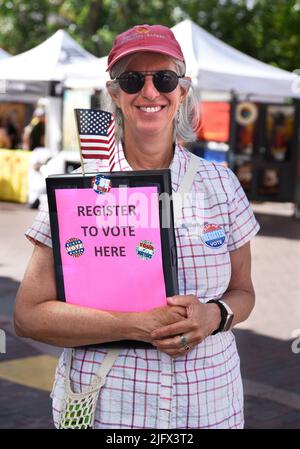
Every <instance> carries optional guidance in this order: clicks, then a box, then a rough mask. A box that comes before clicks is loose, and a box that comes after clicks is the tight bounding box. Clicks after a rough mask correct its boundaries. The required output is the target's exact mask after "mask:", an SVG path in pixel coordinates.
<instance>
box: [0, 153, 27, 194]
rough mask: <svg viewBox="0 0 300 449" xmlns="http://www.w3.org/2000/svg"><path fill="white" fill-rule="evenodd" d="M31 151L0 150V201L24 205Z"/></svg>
mask: <svg viewBox="0 0 300 449" xmlns="http://www.w3.org/2000/svg"><path fill="white" fill-rule="evenodd" d="M30 156H31V151H25V150H3V149H0V200H4V201H14V202H17V203H26V202H27V198H28V168H29V158H30Z"/></svg>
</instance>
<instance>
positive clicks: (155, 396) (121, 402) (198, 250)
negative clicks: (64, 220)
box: [26, 145, 259, 429]
mask: <svg viewBox="0 0 300 449" xmlns="http://www.w3.org/2000/svg"><path fill="white" fill-rule="evenodd" d="M189 159H190V153H189V152H188V151H187V150H185V149H184V148H182V147H181V146H179V145H176V148H175V154H174V158H173V161H172V163H171V165H170V169H171V176H172V187H173V191H176V190H177V189H178V187H179V184H180V181H181V179H182V177H183V175H184V173H185V171H186V169H187V166H188V163H189ZM100 164H101V161H100V160H97V161H94V165H93V171H95V170H100V169H101V165H100ZM115 170H116V171H124V170H131V168H130V167H129V165H128V163H127V161H126V159H125V156H124V153H123V149H122V146H121V145H119V146H118V148H117V149H116V167H115ZM192 189H193V191H194V192H196V193H200V194H202V195H203V199H204V201H203V202H202V203H201V204H193V205H192V210H193V214H196V215H197V214H199V215H200V216H201V217H204V221H205V222H206V223H210V224H215V225H218V228H219V229H221V228H222V229H223V230H224V231H225V235H226V238H225V241H224V243H223V245H221V246H218V247H214V248H213V247H211V246H209V245H206V244H204V243H203V241H202V239H201V236H199V238H195V237H194V236H193V238H190V237H189V234H188V233H187V232H186V229H184V227H181V228H178V229H176V242H177V253H178V278H179V291H180V294H181V295H188V294H194V295H196V296H197V297H198V298H199V301H201V302H206V301H208V300H210V299H218V298H221V297H222V295H223V294H224V293H225V291H226V289H227V287H228V283H229V280H230V275H231V265H230V256H229V252H230V251H232V250H235V249H237V248H239V247H240V246H242V245H244V244H245V243H246V242H248V241H249V240H250V239H251V238H252V237H253V236H254V235H255V234H256V233H257V232H258V229H259V225H258V223H257V222H256V220H255V218H254V215H253V212H252V210H251V208H250V205H249V202H248V200H247V198H246V196H245V194H244V192H243V190H242V188H241V186H240V183H239V181H238V180H237V178H236V176H235V175H234V174H233V173H232V172H231V171H230V170H229V169H227V168H225V167H223V166H221V165H215V164H213V163H210V162H207V161H205V160H201V162H200V168H199V170H198V172H197V175H196V177H195V180H194V183H193V188H192ZM195 198H196V196H195ZM26 235H27V236H28V237H29V238H30V239H33V240H38V241H39V242H42V243H44V244H46V245H48V246H51V235H50V226H49V216H48V211H47V208H43V207H42V208H41V210H40V212H39V213H38V215H37V217H36V219H35V221H34V223H33V225H32V226H31V228H30V229H29V230H28V231H27V232H26ZM106 352H107V351H106V350H105V349H103V348H102V347H101V348H99V349H98V348H97V349H82V348H80V349H79V348H78V349H76V350H75V351H74V358H73V363H72V369H71V380H72V385H73V390H74V391H75V392H81V391H84V390H85V388H86V387H87V386H89V385H90V383H91V381H92V380H93V377H94V375H95V373H96V372H97V371H98V370H99V366H100V364H101V362H102V360H103V358H104V356H105V354H106ZM64 373H65V355H64V353H63V354H62V356H61V357H60V360H59V364H58V367H57V370H56V376H55V382H54V387H53V391H52V398H53V416H54V423H55V425H56V426H57V425H58V421H59V412H60V410H61V407H62V400H63V396H64V387H63V383H64ZM243 424H244V416H243V387H242V381H241V374H240V360H239V356H238V353H237V348H236V343H235V338H234V335H233V333H232V332H231V331H229V332H221V333H219V334H216V335H214V336H209V337H207V338H206V339H205V340H204V341H203V342H202V343H200V344H199V345H198V346H196V347H194V348H193V349H192V350H191V351H189V352H188V353H187V354H185V355H184V356H182V357H178V358H176V359H172V358H171V357H170V356H168V355H167V354H165V353H162V352H159V351H157V349H155V348H153V349H133V348H130V349H123V350H122V351H121V353H120V355H119V357H118V359H117V360H116V362H115V364H114V366H113V368H112V369H111V371H110V372H109V374H108V376H107V379H106V384H105V385H104V387H103V388H102V389H101V393H100V396H99V399H98V404H97V409H96V415H95V427H96V428H105V429H110V428H114V429H133V428H137V429H143V428H173V429H189V428H190V429H191V428H215V429H217V428H227V429H228V428H232V429H236V428H242V427H243Z"/></svg>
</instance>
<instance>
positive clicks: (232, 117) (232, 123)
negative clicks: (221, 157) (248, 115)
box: [228, 90, 238, 169]
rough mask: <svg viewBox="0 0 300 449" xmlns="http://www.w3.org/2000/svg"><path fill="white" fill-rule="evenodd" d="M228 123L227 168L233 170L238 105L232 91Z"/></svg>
mask: <svg viewBox="0 0 300 449" xmlns="http://www.w3.org/2000/svg"><path fill="white" fill-rule="evenodd" d="M230 94H231V100H230V123H229V142H228V144H229V167H230V168H231V169H233V168H234V162H235V154H236V118H235V117H236V107H237V103H238V99H237V95H236V93H235V92H234V91H233V90H232V91H231V92H230Z"/></svg>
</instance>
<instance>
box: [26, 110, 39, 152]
mask: <svg viewBox="0 0 300 449" xmlns="http://www.w3.org/2000/svg"><path fill="white" fill-rule="evenodd" d="M44 146H45V110H44V108H43V107H41V106H39V107H37V108H36V109H35V110H34V113H33V116H32V119H31V121H30V123H29V125H27V126H26V127H25V129H24V132H23V139H22V147H23V149H24V150H29V151H32V150H34V149H35V148H38V147H44Z"/></svg>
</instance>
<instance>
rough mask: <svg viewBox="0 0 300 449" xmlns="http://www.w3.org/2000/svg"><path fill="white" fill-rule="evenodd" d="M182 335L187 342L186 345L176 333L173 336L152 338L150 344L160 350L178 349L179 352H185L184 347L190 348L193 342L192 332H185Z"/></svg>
mask: <svg viewBox="0 0 300 449" xmlns="http://www.w3.org/2000/svg"><path fill="white" fill-rule="evenodd" d="M184 336H185V338H186V339H187V342H188V343H187V344H186V345H183V344H182V341H181V338H180V335H176V336H175V337H173V338H163V339H162V340H153V341H152V344H153V346H156V347H157V349H159V350H161V351H166V350H176V351H180V353H185V352H186V351H187V350H186V349H185V348H187V347H188V348H191V345H192V343H193V334H191V333H186V334H184Z"/></svg>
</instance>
